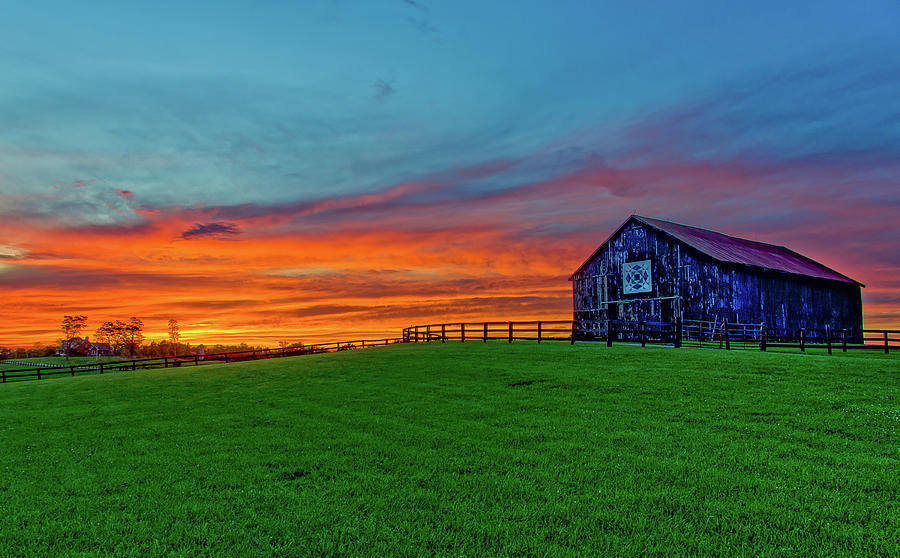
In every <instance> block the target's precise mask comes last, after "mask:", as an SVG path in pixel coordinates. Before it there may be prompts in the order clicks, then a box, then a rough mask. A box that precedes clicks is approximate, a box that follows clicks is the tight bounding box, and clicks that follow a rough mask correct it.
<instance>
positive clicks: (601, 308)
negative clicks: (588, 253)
mask: <svg viewBox="0 0 900 558" xmlns="http://www.w3.org/2000/svg"><path fill="white" fill-rule="evenodd" d="M639 260H650V262H651V270H652V279H653V291H652V292H649V293H640V294H633V295H626V294H624V292H623V291H624V290H623V285H622V267H623V265H624V264H625V263H626V262H632V261H639ZM572 279H573V302H574V318H575V320H576V322H577V325H576V333H577V334H578V335H579V336H581V337H585V338H587V337H602V336H604V335H605V321H606V320H607V319H610V320H635V321H637V320H642V321H646V322H663V323H672V321H673V319H674V318H675V317H676V316H680V317H682V318H683V319H686V320H705V321H714V322H719V323H721V322H722V320H728V321H729V322H730V323H746V324H759V323H765V325H766V329H767V330H769V331H770V333H771V334H773V335H778V336H791V335H796V334H797V332H798V331H799V330H800V328H804V329H808V330H824V329H825V327H826V326H827V327H829V328H830V329H831V330H832V331H841V330H846V331H851V332H853V338H856V337H858V336H857V332H859V331H860V330H861V329H862V299H861V294H860V286H859V285H858V284H855V283H845V282H838V281H831V280H826V279H819V278H815V277H807V276H801V275H794V274H788V273H781V272H776V271H769V270H765V269H761V268H756V267H750V266H745V265H739V264H731V263H726V262H720V261H717V260H714V259H713V258H710V257H708V256H707V255H705V254H703V253H701V252H699V251H698V250H695V249H694V248H692V247H691V246H688V245H686V244H684V243H683V242H681V241H680V240H678V239H676V238H674V237H672V236H670V235H668V234H666V233H664V232H662V231H659V230H657V229H655V228H654V227H651V226H648V225H646V224H644V223H642V222H640V221H639V220H636V219H634V218H632V219H631V220H629V221H628V222H627V223H626V224H625V225H624V226H623V227H622V228H621V229H620V230H619V231H617V233H616V234H614V235H613V236H612V237H611V238H610V239H609V240H608V241H607V242H606V243H604V244H603V245H602V246H601V247H600V248H599V249H598V251H597V252H596V253H595V254H594V255H593V256H592V257H591V258H590V259H589V260H588V261H587V262H586V263H585V264H584V265H583V266H582V267H581V268H580V269H579V271H578V272H576V273H575V274H574V275H573V277H572ZM604 284H605V288H606V297H605V300H611V301H621V302H613V303H612V304H603V303H602V302H601V301H602V300H604V298H603V296H602V291H603V289H604ZM635 301H641V302H635Z"/></svg>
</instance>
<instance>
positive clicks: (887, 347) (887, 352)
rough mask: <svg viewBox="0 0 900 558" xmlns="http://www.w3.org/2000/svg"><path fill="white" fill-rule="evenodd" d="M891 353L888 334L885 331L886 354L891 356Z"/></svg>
mask: <svg viewBox="0 0 900 558" xmlns="http://www.w3.org/2000/svg"><path fill="white" fill-rule="evenodd" d="M890 352H891V348H890V346H889V345H888V332H887V330H884V354H889V353H890Z"/></svg>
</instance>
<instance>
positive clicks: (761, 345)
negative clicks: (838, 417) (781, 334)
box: [759, 322, 767, 351]
mask: <svg viewBox="0 0 900 558" xmlns="http://www.w3.org/2000/svg"><path fill="white" fill-rule="evenodd" d="M766 341H767V339H766V324H765V322H763V324H762V329H761V330H760V332H759V350H760V351H765V350H766Z"/></svg>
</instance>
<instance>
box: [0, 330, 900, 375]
mask: <svg viewBox="0 0 900 558" xmlns="http://www.w3.org/2000/svg"><path fill="white" fill-rule="evenodd" d="M579 325H580V324H579V323H578V322H573V321H571V320H536V321H522V322H451V323H443V324H426V325H418V326H410V327H407V328H404V329H403V334H402V336H401V337H391V338H386V339H359V340H355V341H337V342H333V343H317V344H313V345H304V346H303V347H297V348H293V347H291V348H278V349H247V350H245V351H231V352H224V353H208V354H204V355H196V354H192V355H181V356H169V357H156V358H140V359H133V360H120V361H105V362H104V361H98V362H95V363H88V364H73V365H49V366H48V365H47V364H42V365H40V366H36V365H37V364H38V363H35V364H29V367H28V368H22V369H14V370H0V379H2V382H3V383H5V382H14V381H21V380H33V379H37V380H41V379H43V378H47V377H50V376H59V375H67V376H75V375H76V374H86V373H99V374H104V373H109V372H122V371H134V370H146V369H153V368H172V367H179V366H199V365H201V364H207V363H211V362H225V363H229V362H241V361H246V360H260V359H268V358H282V357H290V356H297V355H308V354H318V353H330V352H335V351H347V350H353V349H366V348H370V347H383V346H385V345H393V344H397V343H425V342H442V343H443V342H447V341H460V342H466V341H481V342H487V341H488V340H503V341H507V342H508V343H512V342H513V341H537V342H538V343H541V342H542V341H569V342H570V343H574V342H575V341H605V342H606V345H607V346H612V344H613V342H619V343H621V342H625V343H631V344H640V345H641V346H646V345H647V344H666V345H673V346H675V347H681V346H682V345H684V346H694V347H714V348H721V349H726V350H730V349H756V350H763V351H765V350H768V349H769V348H795V349H799V350H800V351H806V349H808V348H823V349H826V350H827V351H828V354H832V352H833V351H836V350H841V351H843V352H846V351H847V350H850V349H854V350H855V349H877V350H883V351H884V352H885V354H888V353H890V352H891V350H892V349H893V350H894V352H895V353H896V352H898V351H900V330H893V329H887V330H885V329H864V330H862V331H861V332H859V331H857V332H855V333H854V332H848V331H838V332H832V331H829V330H827V329H826V330H822V331H819V330H809V329H801V330H799V331H798V332H797V333H796V335H795V336H788V335H786V334H784V332H779V333H778V336H777V337H775V336H773V335H771V333H772V332H770V331H769V330H767V329H766V328H765V327H763V325H762V324H740V323H732V324H729V323H728V322H721V323H715V322H701V321H697V320H685V321H684V323H683V324H679V323H678V321H677V320H676V321H675V322H674V323H665V322H643V321H626V320H607V321H606V322H603V323H601V324H599V326H598V325H597V324H594V326H593V327H594V329H592V330H584V329H580V328H579V327H578V326H579ZM585 331H587V333H585ZM4 362H8V361H0V364H3V363H4Z"/></svg>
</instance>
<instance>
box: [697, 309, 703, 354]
mask: <svg viewBox="0 0 900 558" xmlns="http://www.w3.org/2000/svg"><path fill="white" fill-rule="evenodd" d="M700 317H701V318H702V317H703V316H700ZM698 339H699V340H700V346H701V347H702V346H703V320H701V321H700V333H699V334H698Z"/></svg>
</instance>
